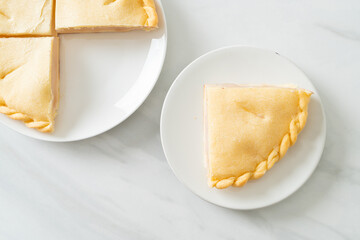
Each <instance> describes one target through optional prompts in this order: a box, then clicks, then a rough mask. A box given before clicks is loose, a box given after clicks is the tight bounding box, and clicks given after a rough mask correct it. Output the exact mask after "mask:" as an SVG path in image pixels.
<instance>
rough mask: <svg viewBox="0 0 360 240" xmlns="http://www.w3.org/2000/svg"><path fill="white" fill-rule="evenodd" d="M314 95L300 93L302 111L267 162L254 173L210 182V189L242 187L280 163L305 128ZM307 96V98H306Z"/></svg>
mask: <svg viewBox="0 0 360 240" xmlns="http://www.w3.org/2000/svg"><path fill="white" fill-rule="evenodd" d="M311 94H312V93H308V92H300V93H299V108H300V111H299V113H298V114H297V116H296V117H295V118H294V119H293V120H292V121H291V122H290V127H289V132H288V133H286V134H285V136H284V137H283V138H282V140H281V143H280V144H279V146H277V147H275V148H274V149H273V150H272V151H271V153H270V154H269V156H268V158H267V159H266V160H263V161H261V162H260V163H259V164H258V165H257V166H256V168H255V171H253V172H247V173H244V174H242V175H241V176H240V177H229V178H226V179H222V180H215V181H214V180H210V181H209V185H210V187H216V188H218V189H224V188H227V187H230V186H234V187H242V186H244V185H245V184H246V183H247V182H248V181H249V180H251V179H258V178H261V177H262V176H263V175H264V174H265V173H266V172H267V171H268V170H270V169H271V168H272V167H273V166H274V164H275V163H276V162H278V161H279V160H280V159H281V158H282V157H283V156H284V155H285V153H286V152H287V150H288V149H289V147H290V146H292V145H294V143H295V142H296V140H297V136H298V134H299V133H300V131H301V130H302V129H303V128H304V126H305V124H306V120H307V116H308V103H309V98H307V96H309V95H311ZM304 95H305V96H304Z"/></svg>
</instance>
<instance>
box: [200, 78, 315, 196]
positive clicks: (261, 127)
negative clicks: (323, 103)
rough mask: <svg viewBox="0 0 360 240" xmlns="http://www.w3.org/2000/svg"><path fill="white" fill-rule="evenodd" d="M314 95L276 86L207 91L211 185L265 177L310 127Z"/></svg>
mask: <svg viewBox="0 0 360 240" xmlns="http://www.w3.org/2000/svg"><path fill="white" fill-rule="evenodd" d="M311 94H312V93H311V92H309V91H307V90H303V89H297V88H285V87H276V86H240V85H226V86H221V85H206V86H205V156H206V161H207V167H208V177H209V186H211V187H216V188H219V189H222V188H226V187H229V186H231V185H233V186H236V187H240V186H243V185H244V184H245V183H246V182H247V181H248V180H250V179H257V178H260V177H261V176H263V175H264V173H265V172H266V171H267V170H269V169H270V168H271V167H272V166H273V165H274V163H276V162H277V161H278V160H279V159H280V158H282V157H283V156H284V154H285V153H286V151H287V150H288V148H289V146H291V145H292V144H294V143H295V142H296V139H297V136H298V134H299V132H300V131H301V130H302V129H303V128H304V126H305V123H306V119H307V115H308V112H307V109H308V103H309V100H310V96H311Z"/></svg>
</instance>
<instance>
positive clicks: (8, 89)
mask: <svg viewBox="0 0 360 240" xmlns="http://www.w3.org/2000/svg"><path fill="white" fill-rule="evenodd" d="M58 47H59V46H58V38H56V37H45V38H3V39H1V38H0V50H1V51H2V52H3V53H4V55H2V56H0V63H1V65H0V75H1V76H0V113H2V114H5V115H7V116H8V117H9V118H12V119H15V120H20V121H23V122H24V123H25V124H26V126H27V127H29V128H34V129H37V130H39V131H41V132H52V131H53V129H54V118H55V115H56V108H57V105H58V97H59V94H58V79H59V71H58V64H59V63H58V49H59V48H58Z"/></svg>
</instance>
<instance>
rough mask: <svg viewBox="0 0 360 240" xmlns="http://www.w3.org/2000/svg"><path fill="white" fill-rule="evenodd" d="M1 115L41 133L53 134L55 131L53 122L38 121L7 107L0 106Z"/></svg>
mask: <svg viewBox="0 0 360 240" xmlns="http://www.w3.org/2000/svg"><path fill="white" fill-rule="evenodd" d="M0 113H3V114H5V115H7V116H8V117H9V118H12V119H14V120H19V121H23V122H24V123H25V125H26V126H27V127H29V128H35V129H37V130H39V131H40V132H52V131H53V130H54V125H53V123H52V122H47V121H36V120H35V119H33V118H31V117H29V116H28V115H26V114H23V113H19V112H17V111H15V110H13V109H11V108H9V107H8V106H6V105H0Z"/></svg>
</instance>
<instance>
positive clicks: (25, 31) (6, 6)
mask: <svg viewBox="0 0 360 240" xmlns="http://www.w3.org/2000/svg"><path fill="white" fill-rule="evenodd" d="M54 5H55V4H54V1H53V0H0V36H7V37H8V36H29V35H32V36H34V35H36V36H40V35H41V36H43V35H46V36H50V35H53V34H54V32H55V31H54V17H53V16H54Z"/></svg>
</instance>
